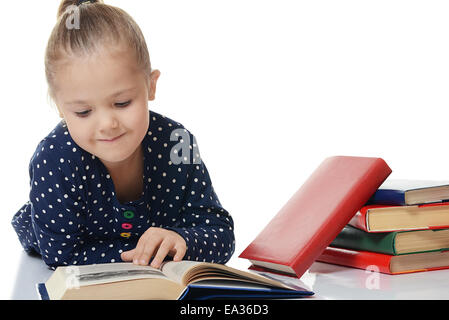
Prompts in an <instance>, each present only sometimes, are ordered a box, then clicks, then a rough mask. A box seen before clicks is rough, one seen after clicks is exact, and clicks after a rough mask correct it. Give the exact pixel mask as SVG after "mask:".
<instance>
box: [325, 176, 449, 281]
mask: <svg viewBox="0 0 449 320" xmlns="http://www.w3.org/2000/svg"><path fill="white" fill-rule="evenodd" d="M448 201H449V181H417V180H386V181H385V182H384V183H383V184H382V185H381V186H380V187H379V189H378V190H377V191H376V192H375V193H374V195H373V196H372V197H371V199H370V200H369V201H368V202H367V203H366V204H365V205H364V206H363V207H362V208H361V209H360V210H359V211H358V212H357V213H356V215H355V216H354V217H353V218H352V219H351V220H350V221H349V222H348V224H347V225H346V226H345V227H344V228H343V229H342V230H341V232H340V233H339V234H338V236H337V237H336V238H335V239H334V240H333V241H332V242H331V243H330V245H329V246H328V247H327V248H326V249H325V250H324V251H323V253H322V254H321V255H320V256H319V257H318V258H317V261H321V262H327V263H333V264H338V265H344V266H349V267H355V268H360V269H370V270H376V271H379V272H382V273H387V274H400V273H410V272H418V271H430V270H438V269H446V268H449V202H448Z"/></svg>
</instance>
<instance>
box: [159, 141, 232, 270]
mask: <svg viewBox="0 0 449 320" xmlns="http://www.w3.org/2000/svg"><path fill="white" fill-rule="evenodd" d="M189 134H190V133H189ZM190 137H191V140H190V141H196V140H195V139H194V138H193V135H192V134H190ZM196 150H198V148H196ZM198 156H199V154H198ZM187 167H188V179H187V183H186V189H185V199H184V201H183V203H184V206H183V207H182V211H181V221H182V222H181V223H180V224H179V225H178V226H176V227H171V228H167V229H169V230H173V231H175V232H177V233H179V234H180V235H181V236H182V237H183V238H184V240H185V241H186V245H187V251H186V254H185V256H184V259H186V260H194V261H206V262H215V263H223V264H224V263H226V262H227V261H228V260H229V259H230V258H231V255H232V254H233V253H234V249H235V238H234V222H233V220H232V217H231V215H230V214H229V213H228V211H226V210H225V209H224V208H223V207H222V205H221V203H220V201H219V200H218V197H217V195H216V194H215V191H214V188H213V186H212V182H211V179H210V176H209V172H208V170H207V168H206V166H205V164H204V162H203V161H202V160H201V159H199V158H196V159H195V161H194V163H192V164H189V165H188V166H187Z"/></svg>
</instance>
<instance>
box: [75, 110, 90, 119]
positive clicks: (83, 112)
mask: <svg viewBox="0 0 449 320" xmlns="http://www.w3.org/2000/svg"><path fill="white" fill-rule="evenodd" d="M89 112H90V110H86V111H81V112H75V113H76V115H77V116H78V117H81V118H83V117H87V115H88V114H89Z"/></svg>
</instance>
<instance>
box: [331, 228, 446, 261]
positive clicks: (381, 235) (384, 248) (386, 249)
mask: <svg viewBox="0 0 449 320" xmlns="http://www.w3.org/2000/svg"><path fill="white" fill-rule="evenodd" d="M330 246H332V247H338V248H345V249H353V250H359V251H372V252H378V253H384V254H389V255H395V256H396V255H401V254H409V253H421V252H429V251H444V250H448V248H449V229H431V230H410V231H396V232H378V233H373V232H366V231H364V230H361V229H358V228H356V227H353V226H351V225H346V226H345V227H344V228H343V230H341V232H340V233H339V234H338V236H337V237H336V238H335V239H334V241H332V243H331V244H330Z"/></svg>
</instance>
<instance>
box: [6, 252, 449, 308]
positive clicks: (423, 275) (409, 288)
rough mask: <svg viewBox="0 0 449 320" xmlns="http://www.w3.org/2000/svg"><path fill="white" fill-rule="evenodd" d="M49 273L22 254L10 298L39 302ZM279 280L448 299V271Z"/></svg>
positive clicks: (351, 272)
mask: <svg viewBox="0 0 449 320" xmlns="http://www.w3.org/2000/svg"><path fill="white" fill-rule="evenodd" d="M228 265H229V266H231V267H235V268H238V269H241V270H246V269H247V268H248V266H249V262H248V261H246V260H245V259H239V258H237V257H236V258H233V259H231V261H230V262H229V263H228ZM51 273H52V270H50V269H49V268H47V266H46V265H45V264H44V262H42V260H41V258H40V257H39V256H30V255H27V254H26V253H25V252H23V253H22V255H21V257H20V262H19V270H18V272H17V273H16V280H15V283H14V287H13V292H12V294H11V299H18V300H36V299H39V297H38V294H37V291H36V283H40V282H45V281H46V280H47V279H48V278H49V277H50V275H51ZM19 275H20V276H19ZM280 279H282V280H285V281H293V282H295V283H296V284H298V285H303V286H305V287H306V288H307V289H310V290H312V291H314V292H315V295H314V296H313V299H339V300H364V299H374V300H385V299H388V300H392V299H420V300H423V299H437V300H441V299H449V269H447V270H438V271H429V272H418V273H410V274H401V275H387V274H382V273H373V272H367V271H365V270H360V269H354V268H347V267H341V266H336V265H331V264H326V263H320V262H315V263H314V264H313V265H312V266H311V267H310V268H309V270H308V271H307V272H306V273H305V274H304V275H303V276H302V277H301V279H296V278H292V277H280Z"/></svg>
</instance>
